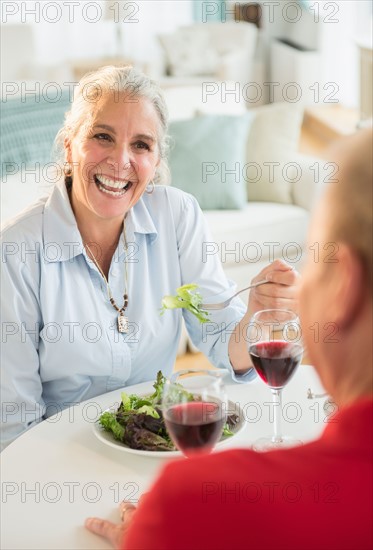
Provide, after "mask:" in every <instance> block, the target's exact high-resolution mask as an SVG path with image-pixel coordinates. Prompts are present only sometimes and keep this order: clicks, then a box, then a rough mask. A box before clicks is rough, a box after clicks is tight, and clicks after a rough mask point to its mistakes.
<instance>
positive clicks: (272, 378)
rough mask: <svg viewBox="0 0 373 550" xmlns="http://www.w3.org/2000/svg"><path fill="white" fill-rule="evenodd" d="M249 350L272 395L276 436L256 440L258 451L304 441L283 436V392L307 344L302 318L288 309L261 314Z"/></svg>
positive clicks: (252, 325)
mask: <svg viewBox="0 0 373 550" xmlns="http://www.w3.org/2000/svg"><path fill="white" fill-rule="evenodd" d="M248 350H249V354H250V357H251V360H252V363H253V365H254V368H255V370H256V372H257V373H258V374H259V376H260V378H261V379H262V380H263V382H265V383H266V384H267V385H268V386H269V387H270V388H271V392H272V401H273V408H274V434H273V436H272V437H268V438H267V437H266V438H261V439H258V440H257V441H255V443H254V445H253V448H254V449H255V450H256V451H267V450H270V449H281V448H285V447H292V446H294V445H301V444H302V442H301V441H299V440H297V439H294V438H292V437H288V436H284V435H282V434H281V414H282V405H281V391H282V388H283V387H284V386H285V385H286V384H287V383H288V382H289V380H290V379H291V377H292V376H293V374H294V372H295V370H296V369H297V367H298V365H299V363H300V362H301V360H302V355H303V345H302V342H301V328H300V324H299V318H298V316H297V315H296V314H295V313H293V312H292V311H288V310H285V309H266V310H262V311H258V312H257V313H255V315H254V316H253V317H252V319H251V320H250V324H249V327H248Z"/></svg>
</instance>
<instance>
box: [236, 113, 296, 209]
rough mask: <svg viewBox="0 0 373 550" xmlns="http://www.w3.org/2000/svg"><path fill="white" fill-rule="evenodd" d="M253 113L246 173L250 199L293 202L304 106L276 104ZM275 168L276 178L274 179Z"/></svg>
mask: <svg viewBox="0 0 373 550" xmlns="http://www.w3.org/2000/svg"><path fill="white" fill-rule="evenodd" d="M253 112H254V113H255V118H254V120H253V121H252V123H251V130H250V133H249V137H248V142H247V163H248V168H247V171H246V172H245V176H246V180H247V182H248V184H247V192H248V199H249V200H250V201H272V202H279V203H291V202H292V196H291V192H292V187H293V183H294V181H295V180H296V178H297V177H298V175H299V174H298V170H297V168H296V167H294V166H293V165H292V164H291V163H293V164H294V157H295V154H296V151H297V150H298V142H299V136H300V131H301V126H302V120H303V109H302V107H301V106H299V105H295V104H292V103H273V104H270V105H264V106H263V107H258V108H257V109H254V110H253ZM249 163H252V164H249ZM268 163H279V165H268ZM271 170H273V176H274V177H273V181H270V180H271Z"/></svg>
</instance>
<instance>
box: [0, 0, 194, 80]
mask: <svg viewBox="0 0 373 550" xmlns="http://www.w3.org/2000/svg"><path fill="white" fill-rule="evenodd" d="M71 2H72V0H57V1H52V0H50V1H48V2H44V1H43V0H42V1H39V0H27V1H21V0H16V1H12V2H2V8H1V11H2V14H1V16H2V17H1V21H2V24H1V31H2V44H1V45H2V52H1V65H2V78H3V80H9V79H10V80H11V79H20V78H29V79H31V78H32V77H34V78H35V79H37V78H38V75H37V74H35V72H37V71H38V69H39V72H40V75H42V74H43V75H44V74H45V72H44V71H43V67H57V66H59V65H63V64H66V63H67V62H70V61H73V60H77V59H88V58H100V57H105V56H112V55H114V54H116V53H117V30H118V26H120V28H121V35H122V46H121V54H122V55H123V56H125V57H126V58H131V59H133V60H135V61H136V60H137V61H144V60H149V59H152V56H153V55H155V53H156V52H157V47H158V44H157V40H156V36H157V34H159V33H163V32H171V31H174V30H175V29H176V28H177V27H178V26H180V25H188V24H190V23H191V22H192V20H193V11H192V2H191V0H173V1H167V0H155V1H153V0H151V1H146V0H136V2H131V1H127V0H116V1H115V2H114V5H115V6H116V9H114V11H111V10H108V9H107V8H108V4H109V0H96V1H94V0H79V5H78V6H74V5H73V4H76V3H77V2H76V1H75V2H73V3H72V4H71ZM69 4H70V7H69ZM46 6H48V8H47V9H46V8H45V7H46ZM119 21H121V23H119ZM14 25H16V26H14ZM28 31H31V32H30V33H29V32H28ZM16 35H17V37H16V39H15V40H14V37H15V36H16ZM25 57H26V58H27V59H28V61H27V63H25ZM30 58H31V59H32V62H31V60H30ZM30 63H31V64H30ZM20 71H21V72H20ZM22 71H23V74H22ZM39 77H41V78H42V76H39Z"/></svg>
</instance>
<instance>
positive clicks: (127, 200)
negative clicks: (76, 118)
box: [66, 94, 160, 222]
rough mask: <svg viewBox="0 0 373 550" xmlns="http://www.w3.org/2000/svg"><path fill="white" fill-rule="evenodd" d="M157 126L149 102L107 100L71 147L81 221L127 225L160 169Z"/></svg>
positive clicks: (112, 97)
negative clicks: (125, 220) (118, 221)
mask: <svg viewBox="0 0 373 550" xmlns="http://www.w3.org/2000/svg"><path fill="white" fill-rule="evenodd" d="M158 124H159V119H158V115H157V113H156V111H155V109H154V107H153V105H152V104H151V102H150V101H148V100H147V99H143V98H138V99H135V100H134V99H133V98H132V100H131V98H129V97H128V96H125V95H124V94H122V95H119V96H118V95H114V94H112V95H109V96H107V97H106V98H105V99H103V100H102V103H101V105H100V108H99V109H98V111H97V113H96V114H95V116H94V120H93V123H92V126H91V128H90V130H89V132H88V133H84V134H83V132H78V133H77V135H76V136H75V137H74V138H73V139H72V140H71V142H68V143H67V144H66V149H67V160H68V162H70V163H71V164H72V166H73V186H72V206H73V209H74V213H75V216H76V218H77V219H78V221H87V222H88V221H89V220H92V219H95V218H96V219H97V218H100V219H106V220H109V219H110V220H111V219H115V218H118V219H119V218H120V219H121V220H122V219H123V215H124V214H125V213H126V212H127V211H128V210H129V209H130V208H131V207H132V206H133V205H134V204H135V203H136V202H137V201H138V200H139V198H140V197H141V195H142V194H143V192H144V190H145V188H146V186H147V185H148V183H149V182H150V181H151V180H152V179H153V178H154V175H155V171H156V168H157V166H158V164H159V160H160V155H159V145H158V137H157V136H158V132H157V130H158Z"/></svg>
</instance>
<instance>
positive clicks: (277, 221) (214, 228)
mask: <svg viewBox="0 0 373 550" xmlns="http://www.w3.org/2000/svg"><path fill="white" fill-rule="evenodd" d="M204 214H205V217H206V219H207V223H208V225H209V227H210V230H211V233H212V239H213V240H212V242H211V243H206V245H205V247H206V248H205V253H206V254H207V253H214V252H215V253H216V254H219V257H220V259H221V261H222V262H223V264H224V267H227V266H230V265H238V264H239V263H240V262H242V263H243V264H245V263H246V264H252V263H259V262H263V261H266V262H269V261H272V260H273V259H274V258H278V257H283V259H284V260H288V261H289V260H291V259H292V258H293V259H294V258H296V256H299V254H300V249H301V248H302V247H303V246H304V242H305V238H306V231H307V225H308V220H309V213H308V212H307V211H306V210H305V209H304V208H301V207H299V206H295V205H292V204H286V205H285V204H276V203H270V202H269V203H264V202H249V203H247V204H246V207H245V208H244V209H243V210H219V211H217V210H212V211H205V212H204ZM265 243H267V244H265ZM269 243H272V244H269ZM291 243H294V244H291ZM272 252H274V256H273V257H272ZM298 259H300V258H298Z"/></svg>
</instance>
